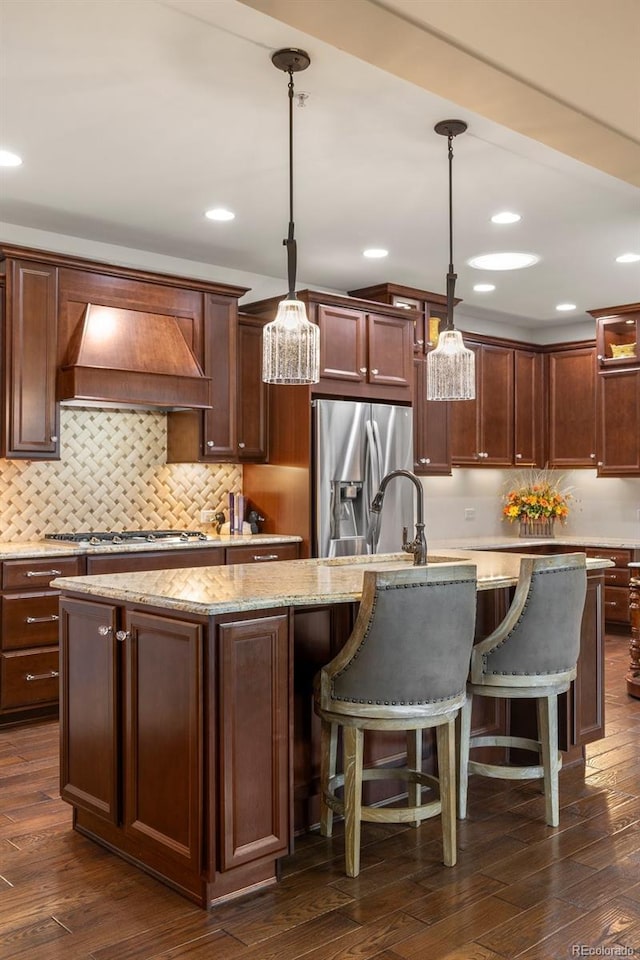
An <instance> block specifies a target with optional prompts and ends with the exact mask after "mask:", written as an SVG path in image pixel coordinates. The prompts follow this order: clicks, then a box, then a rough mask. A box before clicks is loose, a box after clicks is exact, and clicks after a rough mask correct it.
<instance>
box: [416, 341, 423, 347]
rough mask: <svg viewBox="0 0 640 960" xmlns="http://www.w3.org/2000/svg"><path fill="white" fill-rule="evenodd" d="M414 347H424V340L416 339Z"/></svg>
mask: <svg viewBox="0 0 640 960" xmlns="http://www.w3.org/2000/svg"><path fill="white" fill-rule="evenodd" d="M416 347H424V340H416Z"/></svg>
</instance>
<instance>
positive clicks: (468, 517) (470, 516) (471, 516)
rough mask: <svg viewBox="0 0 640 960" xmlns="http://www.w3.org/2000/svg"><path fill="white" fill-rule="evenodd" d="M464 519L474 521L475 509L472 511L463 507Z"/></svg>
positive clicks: (470, 508) (471, 508)
mask: <svg viewBox="0 0 640 960" xmlns="http://www.w3.org/2000/svg"><path fill="white" fill-rule="evenodd" d="M464 518H465V520H475V518H476V511H475V509H474V508H473V507H465V508H464Z"/></svg>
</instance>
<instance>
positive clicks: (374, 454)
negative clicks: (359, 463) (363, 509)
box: [365, 420, 382, 499]
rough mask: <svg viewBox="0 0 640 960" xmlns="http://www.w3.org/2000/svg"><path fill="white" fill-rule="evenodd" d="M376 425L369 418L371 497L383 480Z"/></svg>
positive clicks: (367, 424)
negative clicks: (375, 431)
mask: <svg viewBox="0 0 640 960" xmlns="http://www.w3.org/2000/svg"><path fill="white" fill-rule="evenodd" d="M374 426H375V424H374V422H373V421H372V420H367V422H366V424H365V428H366V431H367V447H368V450H369V466H370V470H371V474H370V476H371V489H370V490H369V491H368V493H369V494H370V499H372V498H373V496H374V494H375V493H376V491H377V489H378V487H379V486H380V481H381V480H382V477H381V475H380V451H379V447H378V446H377V444H376V439H375V436H374V432H373V431H374Z"/></svg>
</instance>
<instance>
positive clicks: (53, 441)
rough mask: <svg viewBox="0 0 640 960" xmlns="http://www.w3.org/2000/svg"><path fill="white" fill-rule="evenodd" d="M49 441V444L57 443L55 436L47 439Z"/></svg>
mask: <svg viewBox="0 0 640 960" xmlns="http://www.w3.org/2000/svg"><path fill="white" fill-rule="evenodd" d="M49 439H50V440H51V443H57V442H58V438H57V437H56V435H55V434H54V435H53V436H52V437H49Z"/></svg>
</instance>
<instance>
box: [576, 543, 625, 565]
mask: <svg viewBox="0 0 640 960" xmlns="http://www.w3.org/2000/svg"><path fill="white" fill-rule="evenodd" d="M586 554H587V556H588V557H601V558H602V559H603V560H613V562H614V563H615V565H616V567H626V566H627V564H628V563H631V550H624V549H622V548H620V547H619V548H617V549H615V548H614V549H611V548H610V547H587V549H586Z"/></svg>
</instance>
